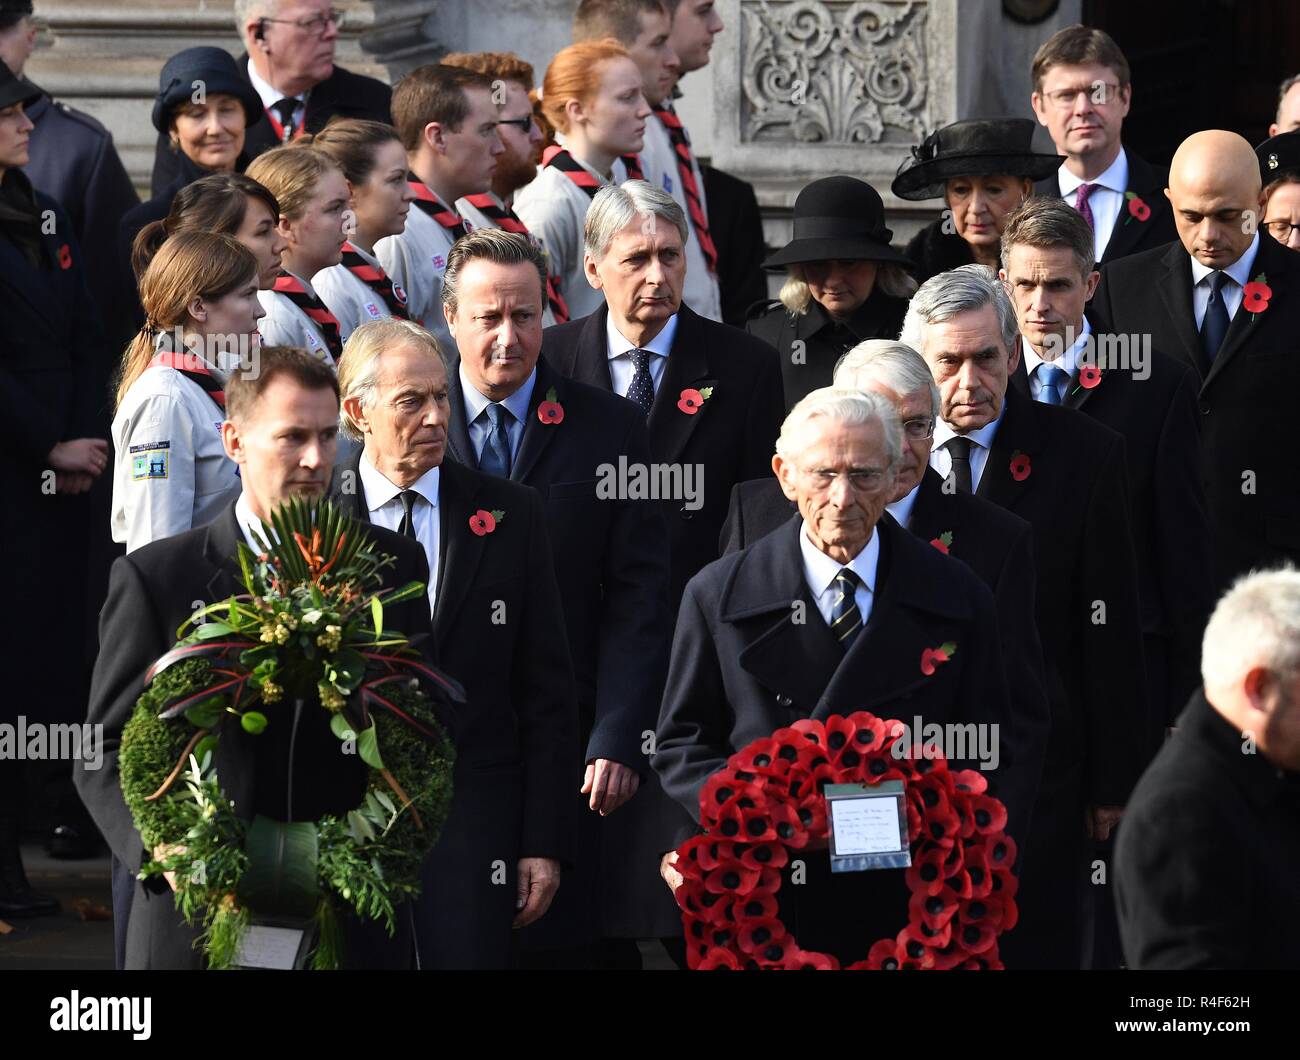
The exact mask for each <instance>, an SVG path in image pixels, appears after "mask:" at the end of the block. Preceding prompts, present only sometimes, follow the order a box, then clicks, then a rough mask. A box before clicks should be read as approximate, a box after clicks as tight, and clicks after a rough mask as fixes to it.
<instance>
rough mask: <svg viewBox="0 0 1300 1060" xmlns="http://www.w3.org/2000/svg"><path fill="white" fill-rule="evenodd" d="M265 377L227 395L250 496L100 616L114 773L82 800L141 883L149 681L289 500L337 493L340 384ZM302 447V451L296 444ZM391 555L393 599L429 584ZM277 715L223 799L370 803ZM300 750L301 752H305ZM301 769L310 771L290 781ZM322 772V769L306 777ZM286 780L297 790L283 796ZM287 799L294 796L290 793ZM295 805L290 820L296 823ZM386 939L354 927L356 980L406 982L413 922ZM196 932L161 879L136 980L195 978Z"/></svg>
mask: <svg viewBox="0 0 1300 1060" xmlns="http://www.w3.org/2000/svg"><path fill="white" fill-rule="evenodd" d="M260 368H261V371H260V373H259V374H258V375H257V376H255V377H254V376H253V375H251V374H250V375H249V376H247V377H245V376H242V375H239V374H236V375H235V376H232V380H231V382H230V384H229V385H228V387H227V392H226V397H227V410H228V412H229V414H230V416H231V417H232V418H230V419H228V420H227V421H226V423H225V424H224V425H223V428H222V435H223V439H224V441H225V445H226V451H227V453H228V454H229V456H230V458H231V459H232V460H234V461H236V462H237V463H238V464H239V465H240V472H241V480H242V482H243V493H242V494H241V495H240V497H239V498H238V499H237V500H236V501H235V502H233V503H232V504H231V505H230V507H228V508H227V509H226V510H225V511H224V512H223V513H222V514H221V516H220V517H219V518H218V519H217V520H216V522H214V523H212V524H211V525H210V526H205V527H198V528H196V529H194V530H189V531H186V532H185V533H183V534H178V535H176V536H175V537H170V538H165V539H163V540H161V541H156V542H154V543H153V544H151V545H146V546H145V547H144V548H141V549H138V550H137V551H135V552H133V553H131V554H130V555H129V556H123V557H121V558H120V559H118V560H117V561H116V562H115V563H114V564H113V569H112V573H111V576H110V583H109V591H108V598H107V600H106V601H105V603H104V608H103V611H102V612H101V615H100V639H101V650H100V653H99V658H98V660H97V662H96V665H95V675H94V682H93V686H92V690H91V696H90V710H89V715H88V717H87V723H88V724H90V725H102V726H103V734H104V735H103V749H104V762H103V768H101V769H98V770H89V769H80V770H78V771H77V772H76V784H77V790H78V792H79V793H80V795H81V797H82V799H83V800H84V802H85V803H86V806H87V808H88V809H89V810H90V813H91V815H92V816H93V817H94V819H95V823H96V824H97V825H98V826H99V828H100V830H101V831H102V832H103V833H104V835H105V836H106V837H107V839H108V842H109V845H110V846H111V847H112V849H113V853H114V854H115V855H116V856H117V858H118V859H119V860H120V861H121V862H122V864H123V865H124V866H125V868H126V869H127V870H128V871H129V872H130V874H131V876H132V877H134V875H135V873H136V872H138V871H139V869H140V866H141V865H142V864H143V863H144V862H146V861H147V860H148V859H149V857H150V852H148V851H146V850H145V849H144V848H143V846H142V845H141V839H140V834H139V832H138V831H137V830H136V827H135V824H134V821H133V820H132V817H131V813H130V811H129V810H128V809H127V806H126V801H125V799H124V798H123V796H122V791H121V788H120V774H119V769H118V764H117V759H118V750H119V747H120V742H121V736H122V730H123V727H124V726H125V725H126V723H127V721H128V720H129V719H130V717H131V714H132V712H133V710H134V709H135V704H136V700H137V699H138V698H139V696H140V694H141V692H143V690H144V681H143V678H144V674H145V672H146V671H147V670H148V668H149V667H150V666H151V665H152V664H153V662H154V661H155V660H156V659H157V658H158V657H159V656H161V655H162V654H163V653H164V652H166V651H167V650H168V649H170V648H171V647H172V645H173V644H174V642H175V636H176V630H177V629H178V628H179V627H180V626H181V625H182V623H184V622H185V621H186V620H187V619H189V618H190V617H191V616H192V615H193V614H194V613H195V611H196V610H198V609H199V607H201V606H204V605H206V604H211V603H217V602H219V601H221V600H225V599H228V598H229V597H231V596H234V595H236V594H238V593H240V592H243V591H244V590H243V581H242V578H241V576H240V569H239V562H238V545H239V542H240V541H241V540H242V541H247V542H248V543H249V544H250V545H252V544H253V538H252V537H251V532H252V531H253V530H257V531H259V532H261V533H265V532H266V531H265V530H262V529H261V528H262V527H263V526H264V524H265V522H266V520H267V518H268V517H269V515H270V513H271V512H272V511H274V510H275V508H277V507H278V506H279V505H281V504H282V503H284V502H285V501H287V500H289V499H290V498H292V497H302V496H319V495H321V494H323V493H324V491H325V487H326V485H327V484H328V482H329V474H330V469H331V466H332V464H333V460H334V449H335V445H336V435H337V431H338V426H337V424H338V384H337V382H336V381H335V379H334V374H333V372H332V371H330V370H329V369H328V368H326V367H324V366H323V365H321V364H320V362H319V361H317V360H315V359H314V358H311V357H309V356H307V355H306V354H305V353H303V352H301V351H298V350H286V349H269V350H265V351H263V353H262V360H261V365H260ZM286 438H293V439H294V441H293V442H292V443H288V442H286V441H285V439H286ZM371 536H372V539H373V540H374V541H375V543H376V546H377V548H378V550H379V551H380V552H384V553H388V554H391V555H393V556H395V557H396V560H397V563H396V566H395V568H393V569H392V570H391V573H388V574H387V579H388V583H389V585H390V587H393V588H395V587H397V586H400V585H404V584H406V583H407V582H409V581H413V580H414V581H427V580H428V577H429V574H428V568H427V566H426V564H425V562H424V556H423V554H422V553H421V552H420V550H419V549H418V548H416V547H413V546H412V544H411V543H410V542H408V541H404V540H402V539H401V537H399V536H398V535H396V534H392V533H387V532H385V531H383V530H379V529H377V528H371ZM421 603H422V602H421V601H420V600H418V599H417V600H415V601H413V602H411V601H408V602H406V603H402V604H394V605H393V606H392V608H391V609H390V611H391V614H390V616H389V618H388V620H387V621H389V622H391V623H392V627H393V628H394V629H398V630H401V631H402V632H403V633H405V634H407V635H408V636H410V637H413V638H414V637H417V636H424V637H426V638H427V634H428V632H429V621H428V614H427V612H426V611H425V609H424V608H423V607H422V606H421ZM269 713H270V714H271V718H270V723H269V724H268V726H267V728H266V730H265V731H264V732H263V733H261V734H259V735H257V736H252V735H249V734H248V733H245V732H244V731H243V730H242V729H240V728H238V727H235V728H234V729H233V730H230V731H227V732H226V733H225V734H224V735H223V736H222V739H221V744H220V747H219V748H218V751H217V764H218V769H219V772H220V776H221V781H222V788H223V790H224V791H225V793H226V795H227V796H228V797H229V798H230V799H231V801H232V802H233V803H234V805H235V806H236V807H237V809H238V810H239V812H241V814H247V815H248V817H252V816H253V815H254V814H263V815H265V816H267V817H270V818H272V819H274V820H281V821H284V820H300V821H311V820H315V819H317V818H319V817H321V816H324V815H325V814H329V813H345V812H347V811H348V810H350V809H353V808H355V807H356V806H357V805H358V804H359V803H360V801H361V799H362V796H363V795H364V793H365V784H366V769H365V767H364V764H363V763H362V762H361V761H360V760H359V759H358V758H356V757H355V756H351V757H346V758H345V759H344V761H343V762H342V763H341V765H340V766H339V767H338V768H337V769H334V770H324V769H322V768H320V767H321V765H322V763H324V762H327V761H337V756H338V754H339V742H338V739H337V737H335V736H334V735H333V733H331V732H330V728H329V724H328V722H329V719H328V716H327V714H326V712H324V711H321V710H319V709H318V708H315V707H313V708H312V711H311V712H310V713H308V714H304V715H303V717H302V718H301V720H298V721H295V722H292V723H291V722H290V720H289V718H288V716H287V715H284V714H276V713H275V712H274V711H272V712H269ZM295 745H296V746H295ZM295 758H296V761H297V762H298V763H299V768H298V769H297V770H295V771H294V772H292V773H289V772H288V771H289V770H290V769H291V768H292V765H291V763H292V761H293V760H294V759H295ZM306 763H313V764H314V767H313V768H310V769H309V768H303V766H304V765H305V764H306ZM286 776H287V777H288V781H289V783H288V785H286V783H285V781H286ZM286 789H287V790H286ZM290 803H291V804H292V817H291V816H290V812H289V811H290ZM396 919H397V924H398V928H399V930H398V932H397V935H396V937H395V938H394V939H392V940H390V939H389V938H388V935H387V932H386V930H385V929H384V928H383V927H382V926H380V925H379V924H377V923H375V922H364V923H363V922H361V921H359V920H356V919H354V918H352V917H345V918H344V921H343V922H344V924H345V925H346V930H347V931H348V935H349V938H348V948H349V949H350V950H351V958H349V963H350V964H352V965H353V966H356V967H377V966H383V967H391V968H405V967H407V966H408V965H409V961H410V955H411V934H410V928H409V920H408V918H407V916H406V914H405V911H402V913H400V914H399V916H398V917H397V918H396ZM195 937H196V929H195V928H191V927H188V926H186V924H185V923H184V921H183V920H182V918H181V916H180V914H179V913H178V912H177V910H176V908H175V903H174V901H173V895H172V893H171V891H170V890H169V888H168V885H167V884H166V883H165V882H164V881H162V880H161V879H159V878H156V877H155V878H152V879H151V880H149V881H148V882H140V881H135V883H134V891H133V893H132V897H131V902H130V920H129V922H128V924H127V934H126V967H127V968H150V969H181V968H196V967H198V966H199V964H200V956H199V954H198V953H197V951H195V950H194V948H193V944H194V940H195Z"/></svg>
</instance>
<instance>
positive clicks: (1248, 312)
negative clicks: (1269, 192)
mask: <svg viewBox="0 0 1300 1060" xmlns="http://www.w3.org/2000/svg"><path fill="white" fill-rule="evenodd" d="M1165 195H1166V196H1168V198H1169V202H1170V204H1171V205H1172V207H1173V213H1174V223H1175V225H1176V226H1177V228H1178V240H1177V241H1176V242H1173V243H1170V244H1169V245H1168V246H1165V247H1157V248H1156V249H1154V250H1150V251H1147V252H1145V253H1143V254H1136V255H1134V256H1132V257H1129V258H1124V259H1122V260H1120V261H1116V262H1113V263H1111V264H1109V265H1107V266H1106V267H1105V268H1104V269H1103V270H1102V276H1101V284H1100V285H1099V286H1098V288H1097V293H1096V295H1095V296H1094V298H1093V301H1092V304H1091V305H1090V306H1089V310H1088V316H1089V319H1090V320H1092V321H1093V322H1094V325H1095V327H1096V330H1097V331H1099V332H1106V331H1111V332H1118V333H1124V334H1129V335H1131V336H1134V337H1135V338H1136V337H1138V336H1144V335H1150V336H1151V345H1152V347H1153V348H1154V349H1156V350H1159V351H1161V352H1163V353H1167V354H1170V355H1172V356H1175V357H1178V358H1181V359H1182V360H1183V361H1184V362H1185V363H1186V364H1188V365H1189V366H1190V367H1191V368H1192V369H1194V371H1195V372H1196V378H1197V383H1198V394H1197V411H1198V414H1199V416H1200V420H1201V476H1202V480H1203V482H1204V485H1205V493H1206V498H1207V500H1208V502H1209V506H1210V518H1211V523H1212V530H1213V534H1214V564H1215V569H1214V573H1215V576H1216V579H1217V584H1218V585H1219V587H1220V588H1226V587H1227V585H1228V584H1229V583H1230V582H1231V581H1232V579H1233V578H1235V577H1236V576H1237V575H1239V574H1242V573H1244V572H1246V571H1248V570H1250V569H1251V568H1252V567H1261V566H1275V565H1277V564H1279V563H1281V562H1283V561H1290V562H1292V563H1296V562H1300V489H1297V485H1296V459H1297V458H1296V452H1297V449H1296V447H1295V446H1294V445H1293V444H1292V442H1291V439H1290V438H1289V434H1290V425H1291V423H1292V421H1293V419H1294V416H1295V410H1294V406H1293V396H1294V394H1295V393H1296V392H1297V390H1300V350H1297V347H1298V346H1300V255H1297V253H1296V252H1295V251H1293V250H1288V249H1287V248H1286V247H1284V246H1283V245H1282V244H1280V243H1278V242H1277V241H1276V240H1273V239H1261V238H1260V233H1259V231H1258V225H1259V222H1260V219H1261V218H1262V216H1263V207H1262V205H1261V197H1260V177H1259V165H1258V162H1257V161H1256V160H1255V158H1254V152H1253V151H1252V150H1251V147H1250V144H1248V143H1247V142H1246V141H1245V140H1243V139H1242V138H1241V137H1240V136H1238V135H1237V134H1235V133H1230V132H1224V131H1222V130H1217V129H1212V130H1207V131H1204V132H1199V133H1195V134H1194V135H1192V136H1190V137H1188V138H1187V139H1186V140H1184V141H1183V143H1182V145H1181V146H1180V147H1179V148H1178V151H1177V152H1176V153H1175V155H1174V159H1173V163H1172V165H1171V167H1170V173H1169V187H1168V188H1167V189H1166V190H1165ZM1265 281H1267V282H1266V283H1265Z"/></svg>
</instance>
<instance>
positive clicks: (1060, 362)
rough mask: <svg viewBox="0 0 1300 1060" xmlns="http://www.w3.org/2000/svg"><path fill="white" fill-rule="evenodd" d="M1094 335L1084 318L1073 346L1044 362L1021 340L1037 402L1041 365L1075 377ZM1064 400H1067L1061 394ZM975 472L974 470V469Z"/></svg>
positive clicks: (1040, 385)
mask: <svg viewBox="0 0 1300 1060" xmlns="http://www.w3.org/2000/svg"><path fill="white" fill-rule="evenodd" d="M1090 334H1092V325H1091V324H1089V323H1088V318H1087V317H1084V318H1083V327H1081V328H1080V329H1079V332H1078V338H1076V339H1075V340H1074V343H1073V345H1071V346H1069V347H1067V348H1066V350H1065V351H1064V352H1063V353H1062V354H1061V356H1060V357H1058V358H1057V359H1056V360H1054V361H1047V360H1044V359H1043V358H1042V357H1040V356H1039V355H1038V351H1037V350H1035V349H1034V348H1033V347H1032V346H1031V345H1029V340H1028V339H1025V338H1022V339H1021V340H1020V356H1021V357H1023V358H1024V359H1025V371H1026V372H1027V373H1028V374H1029V392H1030V393H1031V394H1032V395H1033V398H1034V400H1035V401H1041V400H1042V398H1041V397H1040V396H1039V395H1040V394H1042V392H1043V381H1042V379H1040V378H1039V373H1038V371H1037V369H1038V366H1039V365H1040V364H1054V365H1056V367H1057V368H1059V369H1061V370H1062V371H1063V372H1065V373H1066V375H1069V376H1073V375H1074V370H1075V368H1077V367H1078V364H1079V355H1080V354H1081V353H1082V352H1083V349H1084V346H1085V345H1087V342H1088V336H1089V335H1090ZM1060 397H1061V398H1062V399H1064V398H1065V395H1064V394H1061V395H1060ZM972 470H973V469H972Z"/></svg>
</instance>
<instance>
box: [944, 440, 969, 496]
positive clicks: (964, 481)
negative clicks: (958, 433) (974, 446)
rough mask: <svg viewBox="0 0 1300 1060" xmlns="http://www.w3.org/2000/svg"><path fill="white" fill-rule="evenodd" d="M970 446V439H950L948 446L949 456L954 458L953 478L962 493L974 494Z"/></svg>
mask: <svg viewBox="0 0 1300 1060" xmlns="http://www.w3.org/2000/svg"><path fill="white" fill-rule="evenodd" d="M970 446H971V441H970V439H969V438H949V439H948V444H947V446H946V448H947V450H948V455H949V456H950V457H952V474H953V478H954V479H955V480H956V482H957V488H958V489H959V490H961V492H962V493H972V492H974V491H973V489H972V488H971V477H970Z"/></svg>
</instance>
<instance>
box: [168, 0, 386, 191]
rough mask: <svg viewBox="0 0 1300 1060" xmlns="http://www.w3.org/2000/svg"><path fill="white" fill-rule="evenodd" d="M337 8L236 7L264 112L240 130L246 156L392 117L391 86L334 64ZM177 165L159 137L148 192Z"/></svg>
mask: <svg viewBox="0 0 1300 1060" xmlns="http://www.w3.org/2000/svg"><path fill="white" fill-rule="evenodd" d="M334 7H335V4H334V0H248V2H245V3H243V4H240V5H239V6H238V8H239V15H240V19H241V21H240V22H239V23H238V25H237V29H238V31H239V35H240V37H241V38H242V39H243V42H244V47H245V48H246V49H247V50H246V51H245V53H244V54H243V55H241V56H240V57H239V58H238V59H237V60H236V63H237V65H238V66H239V69H240V71H241V73H246V75H247V78H248V81H249V83H250V85H251V86H252V87H253V89H254V90H255V91H256V92H257V94H258V95H259V96H260V97H261V99H262V105H263V107H264V110H265V113H264V116H263V117H262V119H261V120H260V121H258V122H255V123H253V124H251V125H249V126H248V128H247V129H246V130H245V132H244V153H245V154H246V155H247V156H248V157H249V158H250V159H251V158H256V157H257V156H258V155H260V154H261V153H262V152H263V151H266V150H269V149H270V148H272V147H276V146H278V145H280V144H282V143H287V142H288V141H289V140H292V139H296V138H297V137H298V136H301V135H302V134H303V133H304V132H308V133H317V132H320V130H321V129H323V128H324V127H325V123H326V122H328V121H329V120H330V118H333V117H335V116H336V115H337V116H338V117H341V118H366V119H369V120H370V121H382V122H391V121H392V120H393V119H392V116H391V114H390V113H389V104H390V102H391V100H392V89H391V88H389V86H388V85H386V84H384V83H383V82H382V81H376V80H375V79H374V78H373V77H365V76H363V75H361V74H354V73H352V72H351V71H350V70H345V69H344V68H343V67H341V66H336V65H335V63H334V48H335V44H336V43H337V41H338V36H339V26H338V23H337V22H335V21H334V20H333V18H331V11H332V10H333V9H334ZM177 165H178V161H177V156H176V155H175V154H174V153H173V152H172V150H171V148H170V146H169V145H168V142H167V137H166V136H165V135H159V137H158V146H157V148H156V149H155V151H154V163H153V179H152V194H154V195H160V194H162V192H163V190H164V189H165V188H167V187H168V185H170V184H171V183H172V182H173V181H174V180H175V179H176V167H177Z"/></svg>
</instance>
